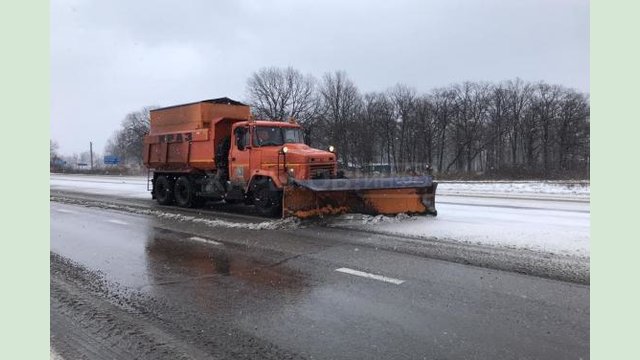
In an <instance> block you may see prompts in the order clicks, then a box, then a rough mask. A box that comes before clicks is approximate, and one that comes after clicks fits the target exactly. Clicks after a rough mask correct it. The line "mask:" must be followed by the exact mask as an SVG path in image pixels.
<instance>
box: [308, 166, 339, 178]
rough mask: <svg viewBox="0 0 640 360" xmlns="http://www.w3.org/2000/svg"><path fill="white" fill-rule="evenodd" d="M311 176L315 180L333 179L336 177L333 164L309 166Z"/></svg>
mask: <svg viewBox="0 0 640 360" xmlns="http://www.w3.org/2000/svg"><path fill="white" fill-rule="evenodd" d="M309 176H310V177H311V178H312V179H314V178H331V177H334V176H335V173H334V171H333V164H315V165H310V166H309Z"/></svg>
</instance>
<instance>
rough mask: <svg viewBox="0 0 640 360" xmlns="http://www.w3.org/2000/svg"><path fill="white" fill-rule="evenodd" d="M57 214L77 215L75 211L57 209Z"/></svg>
mask: <svg viewBox="0 0 640 360" xmlns="http://www.w3.org/2000/svg"><path fill="white" fill-rule="evenodd" d="M55 210H56V211H57V212H61V213H65V214H76V212H75V211H73V210H67V209H55Z"/></svg>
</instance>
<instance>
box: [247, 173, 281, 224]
mask: <svg viewBox="0 0 640 360" xmlns="http://www.w3.org/2000/svg"><path fill="white" fill-rule="evenodd" d="M252 192H253V204H254V205H255V206H256V209H257V210H258V212H259V213H260V215H262V216H270V217H273V216H278V215H280V214H281V213H282V191H280V190H278V189H277V188H276V187H275V186H274V185H273V182H272V181H271V179H261V180H257V181H256V182H254V184H253V186H252Z"/></svg>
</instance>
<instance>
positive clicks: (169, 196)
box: [153, 176, 174, 205]
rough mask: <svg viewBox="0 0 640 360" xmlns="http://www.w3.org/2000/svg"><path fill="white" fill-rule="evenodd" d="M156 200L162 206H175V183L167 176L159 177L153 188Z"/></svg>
mask: <svg viewBox="0 0 640 360" xmlns="http://www.w3.org/2000/svg"><path fill="white" fill-rule="evenodd" d="M153 191H154V192H155V194H154V195H155V198H156V200H157V201H158V204H160V205H171V204H173V200H174V199H173V181H171V180H170V179H169V178H168V177H166V176H158V178H157V179H156V182H155V184H154V186H153Z"/></svg>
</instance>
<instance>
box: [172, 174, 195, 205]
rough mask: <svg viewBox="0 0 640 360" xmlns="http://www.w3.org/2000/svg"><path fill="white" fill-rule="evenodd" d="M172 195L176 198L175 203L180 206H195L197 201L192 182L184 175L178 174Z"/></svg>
mask: <svg viewBox="0 0 640 360" xmlns="http://www.w3.org/2000/svg"><path fill="white" fill-rule="evenodd" d="M173 196H174V197H175V199H176V205H178V206H180V207H185V208H190V207H195V206H197V205H198V203H199V202H198V201H197V199H196V192H195V189H194V188H193V184H192V183H191V180H189V178H188V177H186V176H180V177H179V178H178V180H176V184H175V186H174V187H173Z"/></svg>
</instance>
